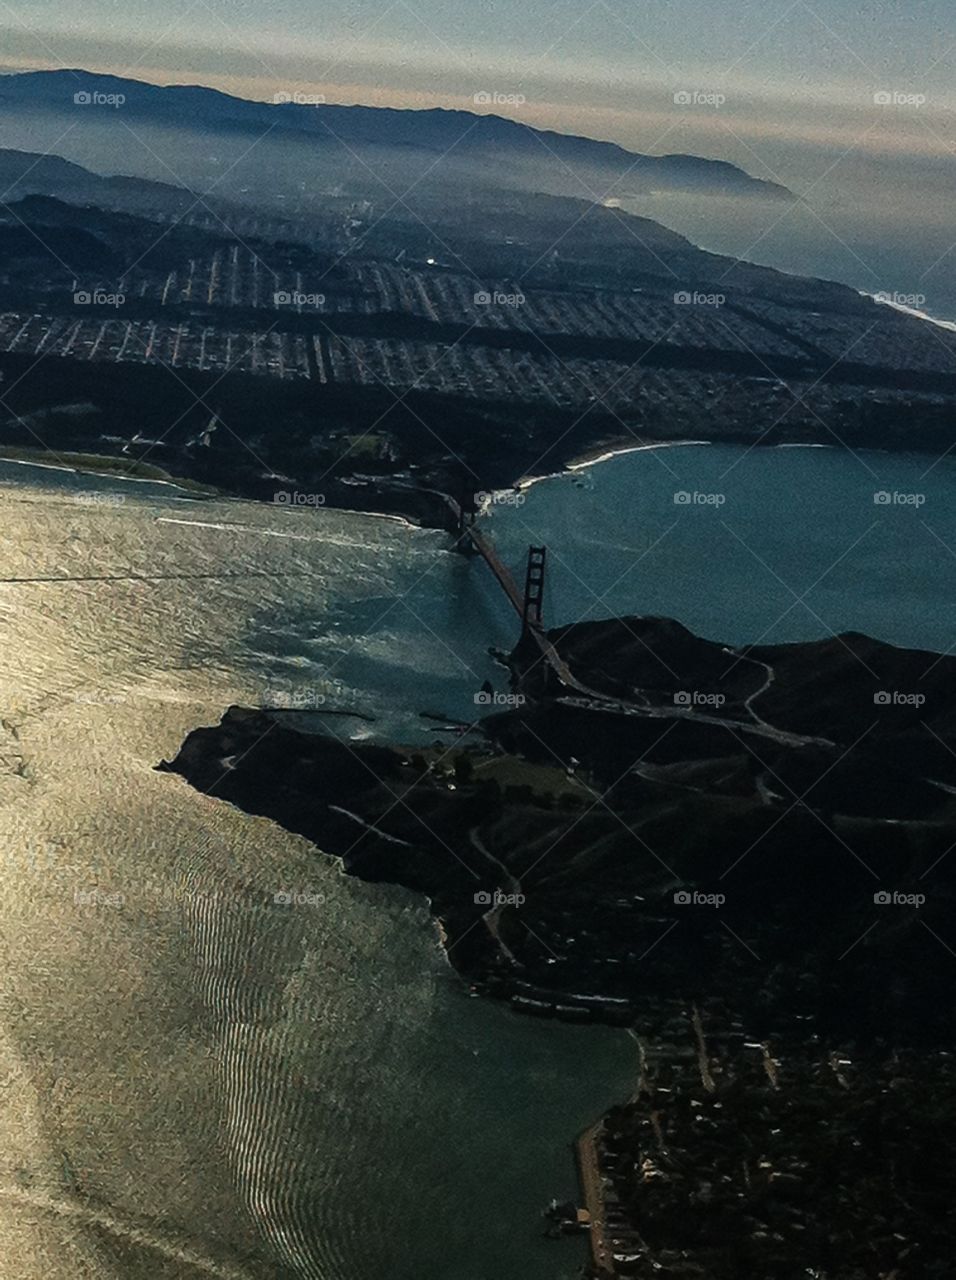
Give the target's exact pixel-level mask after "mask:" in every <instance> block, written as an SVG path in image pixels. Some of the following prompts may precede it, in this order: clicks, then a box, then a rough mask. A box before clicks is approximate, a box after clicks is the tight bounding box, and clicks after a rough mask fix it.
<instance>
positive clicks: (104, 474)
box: [0, 450, 214, 498]
mask: <svg viewBox="0 0 956 1280" xmlns="http://www.w3.org/2000/svg"><path fill="white" fill-rule="evenodd" d="M51 452H52V450H51ZM2 466H11V467H36V468H37V469H38V470H39V471H65V472H66V473H67V474H68V475H71V476H89V477H90V479H95V480H115V481H116V482H117V484H159V485H163V486H164V487H165V488H167V489H177V490H178V491H179V492H180V493H195V495H196V497H197V498H209V497H213V496H214V495H211V494H207V493H204V492H203V491H202V490H201V489H195V490H194V489H190V488H189V487H188V486H187V485H184V484H178V483H177V482H176V481H175V480H161V479H159V478H157V479H151V478H150V477H149V476H131V475H127V474H126V473H125V472H123V471H95V470H93V469H92V468H91V467H71V466H70V465H69V464H68V463H65V462H63V463H61V462H35V461H34V460H33V459H32V458H5V457H4V456H3V454H2V453H0V467H2Z"/></svg>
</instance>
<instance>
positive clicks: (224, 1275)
mask: <svg viewBox="0 0 956 1280" xmlns="http://www.w3.org/2000/svg"><path fill="white" fill-rule="evenodd" d="M0 1199H3V1200H12V1201H14V1203H16V1204H20V1205H28V1206H30V1207H31V1208H33V1209H38V1210H40V1211H41V1212H46V1213H52V1214H54V1215H55V1216H56V1217H58V1218H73V1219H74V1220H76V1221H78V1222H80V1223H82V1224H83V1225H85V1226H89V1227H99V1228H100V1229H101V1230H103V1231H108V1232H109V1233H110V1234H111V1235H113V1236H117V1237H119V1238H120V1239H121V1240H125V1241H128V1242H129V1243H131V1244H136V1245H140V1246H141V1247H142V1248H144V1249H149V1250H151V1251H152V1252H153V1253H159V1254H162V1256H163V1257H164V1258H171V1259H173V1260H174V1261H176V1262H182V1263H185V1264H186V1266H189V1267H193V1268H194V1269H195V1270H196V1271H201V1272H202V1273H203V1274H204V1275H207V1276H216V1277H218V1280H252V1277H253V1275H254V1273H253V1272H251V1271H248V1270H246V1269H245V1268H243V1269H241V1270H240V1269H239V1268H237V1267H232V1266H228V1265H225V1264H223V1263H219V1262H215V1261H214V1260H213V1259H212V1258H207V1257H204V1256H203V1255H202V1254H200V1253H196V1252H195V1250H193V1249H188V1248H185V1247H184V1246H182V1245H179V1244H176V1243H175V1242H174V1241H172V1240H164V1239H163V1238H162V1236H158V1235H155V1234H153V1233H152V1232H149V1231H146V1230H144V1229H143V1228H142V1227H134V1226H131V1225H129V1224H127V1223H125V1222H123V1221H121V1220H120V1219H119V1218H116V1217H113V1216H112V1215H111V1214H109V1213H104V1212H102V1211H98V1210H96V1209H93V1208H91V1207H87V1206H86V1205H82V1204H76V1203H74V1202H71V1201H68V1200H59V1199H56V1198H54V1197H53V1196H45V1195H40V1194H39V1193H37V1192H30V1191H19V1190H15V1189H13V1188H11V1187H0Z"/></svg>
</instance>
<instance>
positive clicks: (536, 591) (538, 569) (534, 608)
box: [522, 547, 548, 631]
mask: <svg viewBox="0 0 956 1280" xmlns="http://www.w3.org/2000/svg"><path fill="white" fill-rule="evenodd" d="M547 555H548V549H547V547H529V548H528V572H527V574H526V575H525V581H524V610H523V613H522V622H523V628H524V630H525V631H527V630H528V628H529V627H536V628H538V629H539V630H540V628H541V625H542V620H543V615H544V579H545V564H546V561H547Z"/></svg>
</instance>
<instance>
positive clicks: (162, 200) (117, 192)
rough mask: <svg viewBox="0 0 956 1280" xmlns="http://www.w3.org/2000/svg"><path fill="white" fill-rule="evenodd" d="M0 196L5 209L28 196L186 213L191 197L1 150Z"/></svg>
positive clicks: (58, 160)
mask: <svg viewBox="0 0 956 1280" xmlns="http://www.w3.org/2000/svg"><path fill="white" fill-rule="evenodd" d="M0 192H2V194H3V202H4V204H6V205H10V204H12V203H14V201H17V200H22V199H24V198H25V197H28V196H50V197H53V198H55V199H57V200H65V201H68V202H69V203H71V204H78V205H97V206H98V207H100V208H125V209H129V210H130V211H134V210H142V211H151V212H155V211H158V210H166V211H168V212H176V211H185V210H186V209H188V208H189V206H190V204H192V203H194V199H193V197H192V196H191V195H190V193H189V192H188V191H186V190H184V189H183V188H182V187H176V186H172V185H170V184H169V183H162V182H150V181H146V180H144V179H142V178H127V177H101V176H100V175H99V174H96V173H91V172H90V170H89V169H85V168H83V167H82V166H81V165H78V164H73V163H72V162H71V161H69V160H63V159H61V158H60V157H59V156H55V155H45V154H39V153H37V152H33V151H14V150H0Z"/></svg>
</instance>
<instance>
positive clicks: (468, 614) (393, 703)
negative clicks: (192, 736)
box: [0, 447, 956, 1280]
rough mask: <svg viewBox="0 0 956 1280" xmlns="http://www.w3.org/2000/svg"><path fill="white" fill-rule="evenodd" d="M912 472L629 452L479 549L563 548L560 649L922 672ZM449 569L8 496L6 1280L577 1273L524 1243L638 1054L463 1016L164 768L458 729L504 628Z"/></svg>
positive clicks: (2, 755) (393, 892)
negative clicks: (595, 647)
mask: <svg viewBox="0 0 956 1280" xmlns="http://www.w3.org/2000/svg"><path fill="white" fill-rule="evenodd" d="M931 462H932V460H927V459H918V458H890V457H886V456H881V455H874V454H866V455H859V457H855V456H850V455H845V454H839V453H836V452H833V451H828V450H774V451H754V452H751V453H746V452H745V451H743V450H738V449H734V450H731V449H723V448H716V447H711V448H687V449H667V450H663V449H662V450H658V451H654V452H645V453H635V454H631V455H629V456H627V457H621V458H618V459H615V460H613V461H610V462H606V463H603V464H602V465H600V466H598V467H595V468H592V469H591V470H590V471H588V472H581V473H578V474H577V475H576V476H575V477H567V476H566V477H561V478H558V479H554V480H549V481H546V482H543V483H541V484H539V485H536V486H534V487H533V488H532V489H531V490H530V491H528V493H527V494H526V501H525V502H524V503H523V505H521V506H519V507H515V506H508V505H506V504H500V505H499V506H496V508H495V514H494V515H493V516H492V517H491V519H490V520H489V521H487V522H486V528H487V531H488V532H489V533H490V534H492V535H493V536H494V538H495V540H496V542H497V543H498V544H499V546H500V547H501V549H502V551H503V553H504V555H505V557H506V559H508V560H509V562H510V563H512V564H513V565H514V566H515V568H516V570H518V571H519V572H520V565H521V561H522V558H523V555H524V554H525V552H526V549H527V546H528V544H529V543H531V542H533V543H539V542H542V543H546V544H547V545H548V547H549V550H550V579H549V582H550V585H549V601H548V608H549V621H560V620H568V619H570V618H573V617H581V616H590V617H601V616H608V615H610V614H615V613H662V614H668V615H671V616H675V617H677V618H679V619H681V620H682V621H683V622H685V623H686V624H687V625H689V626H690V627H692V628H693V629H694V630H696V631H698V632H700V633H701V634H704V635H707V636H710V637H713V638H717V639H721V640H724V641H729V642H734V643H743V642H747V641H756V640H758V639H763V640H765V641H770V640H798V639H807V638H812V637H817V636H822V635H826V634H828V632H830V631H831V630H832V631H839V630H843V629H848V628H853V629H859V630H866V631H869V632H871V633H872V634H874V635H877V636H880V637H882V638H884V639H887V640H891V641H895V642H897V643H906V644H919V645H924V646H926V647H938V648H941V649H946V648H948V647H949V646H950V645H951V644H953V643H954V642H956V593H954V590H953V586H954V575H956V513H954V508H953V504H952V500H951V497H952V485H953V470H952V464H951V463H950V462H949V461H944V462H940V463H939V464H938V465H936V466H934V467H932V469H931V470H930V469H929V467H930V463H931ZM883 492H889V493H890V494H891V496H892V495H896V496H895V497H893V500H891V502H889V503H884V502H879V503H878V502H876V501H875V500H874V495H875V494H876V493H883ZM675 494H690V495H691V496H692V500H691V501H690V502H683V501H681V502H675ZM91 495H96V496H95V500H93V498H92V497H91ZM694 495H696V497H695V496H694ZM708 495H710V496H711V497H712V496H713V495H720V496H721V497H722V499H723V501H722V502H720V503H717V502H715V501H712V500H707V499H708ZM906 495H919V496H920V497H921V498H922V501H921V502H919V503H916V502H915V501H907V500H905V498H906ZM447 547H448V539H447V538H446V537H444V536H443V535H441V534H438V533H433V532H428V531H422V530H415V529H412V528H409V527H408V526H406V525H403V524H401V523H399V522H395V521H388V520H380V519H373V518H370V517H362V516H351V515H342V514H338V513H335V512H332V511H320V512H308V513H305V512H289V511H285V510H281V509H272V508H269V507H264V506H259V505H256V504H252V503H240V502H227V501H218V500H217V501H196V500H187V499H185V498H184V497H183V496H182V495H181V494H178V493H177V491H175V490H173V489H170V488H163V487H160V486H154V485H128V484H127V485H121V484H119V483H117V482H112V481H107V480H102V481H100V480H92V479H90V478H89V477H75V476H71V475H68V474H64V473H59V472H50V471H38V470H36V469H33V468H26V467H16V466H12V465H10V466H5V467H2V468H0V565H2V570H0V579H2V580H3V581H2V582H0V695H2V707H3V712H2V714H3V730H2V741H0V835H2V841H3V843H2V849H3V861H2V875H0V920H2V928H0V945H2V952H0V966H2V968H0V971H2V974H3V977H2V979H0V990H2V993H3V996H2V1004H0V1011H2V1020H0V1083H2V1087H3V1109H2V1112H0V1139H2V1141H0V1257H2V1258H3V1262H4V1267H3V1274H4V1275H7V1274H9V1275H10V1276H16V1277H17V1278H18V1280H20V1278H21V1277H22V1278H23V1280H40V1278H41V1277H42V1278H43V1280H61V1277H62V1278H63V1280H66V1278H67V1277H69V1280H74V1278H75V1277H79V1276H84V1277H86V1276H91V1277H94V1278H95V1280H99V1278H100V1277H103V1278H105V1280H113V1278H114V1277H116V1278H117V1280H119V1278H121V1277H122V1278H124V1280H125V1278H126V1277H131V1278H132V1280H138V1278H139V1277H143V1278H144V1280H145V1278H146V1277H148V1278H149V1280H154V1278H159V1280H167V1277H168V1278H169V1280H172V1278H173V1277H176V1278H177V1280H179V1278H180V1277H186V1278H188V1277H190V1276H193V1275H195V1276H202V1275H214V1276H223V1277H236V1278H238V1277H255V1278H256V1280H258V1278H259V1277H267V1276H268V1277H283V1278H285V1280H293V1278H295V1277H307V1278H309V1280H311V1278H313V1277H314V1278H316V1280H379V1278H380V1277H382V1278H384V1277H388V1278H389V1280H406V1278H407V1280H412V1277H414V1278H415V1280H419V1278H420V1277H421V1276H435V1277H441V1278H442V1280H488V1278H489V1277H494V1278H495V1280H498V1278H499V1277H500V1278H502V1280H505V1278H510V1277H515V1278H516V1280H517V1277H519V1276H520V1277H522V1280H528V1278H530V1280H536V1278H540V1280H556V1278H557V1280H560V1278H561V1277H569V1278H570V1277H572V1276H575V1275H576V1274H577V1272H578V1270H579V1268H580V1265H581V1261H582V1256H583V1255H582V1251H581V1249H582V1247H581V1243H580V1242H574V1243H571V1242H568V1243H563V1244H552V1243H549V1242H546V1241H543V1240H542V1239H541V1236H540V1226H541V1223H540V1219H539V1217H538V1214H539V1211H540V1209H541V1208H542V1206H543V1205H544V1203H545V1202H546V1200H547V1199H548V1198H550V1196H551V1195H553V1194H557V1195H568V1196H571V1195H573V1194H574V1193H575V1179H574V1171H573V1165H572V1162H571V1159H570V1155H569V1151H568V1143H570V1141H571V1140H572V1139H573V1137H574V1136H575V1134H576V1132H577V1131H578V1130H579V1129H580V1128H581V1127H583V1125H584V1124H585V1123H586V1122H587V1121H589V1120H590V1119H592V1118H593V1117H594V1116H595V1115H596V1114H597V1113H598V1112H600V1111H601V1110H602V1109H603V1108H604V1107H605V1106H606V1105H607V1104H608V1103H609V1102H611V1101H612V1100H614V1099H617V1098H622V1097H624V1096H627V1094H628V1093H629V1092H630V1090H631V1088H632V1087H633V1073H634V1060H633V1050H634V1045H633V1042H632V1041H631V1040H629V1039H628V1038H627V1037H626V1036H625V1035H623V1034H622V1033H619V1032H611V1031H604V1030H599V1029H581V1028H572V1027H564V1026H559V1025H555V1024H547V1023H539V1022H534V1021H531V1020H527V1019H520V1018H517V1017H515V1016H514V1015H512V1014H510V1013H509V1012H508V1011H507V1010H506V1009H504V1008H501V1007H500V1006H496V1005H492V1004H488V1003H486V1002H484V1001H482V1000H472V999H469V998H468V995H467V991H466V990H465V989H464V987H463V986H462V984H461V983H460V982H459V981H458V979H457V978H456V977H455V975H454V974H453V972H452V971H451V970H450V969H449V967H448V965H447V962H446V960H445V959H444V957H443V955H442V953H441V951H440V949H439V946H438V940H437V935H436V931H435V929H434V926H433V925H432V923H431V922H430V920H429V918H428V914H427V911H426V908H425V905H424V904H423V903H422V902H421V901H420V899H418V898H416V897H415V896H414V895H411V894H409V893H406V892H404V891H402V890H399V889H397V888H390V887H387V886H368V885H363V884H360V883H358V882H355V881H352V880H350V879H348V878H346V877H343V876H342V875H341V874H340V873H339V871H338V870H337V867H336V865H335V864H334V863H333V862H332V861H331V860H330V859H326V858H324V857H323V856H322V855H321V854H319V853H317V852H316V851H315V850H314V849H313V848H312V847H311V846H309V845H308V844H307V843H306V842H305V841H302V840H300V839H298V838H295V837H292V836H290V835H287V834H285V833H283V832H282V831H280V830H278V829H277V828H276V827H274V826H273V825H272V824H270V823H268V822H266V821H264V820H259V819H253V818H249V817H247V816H245V815H243V814H241V813H240V812H238V811H236V810H234V809H232V808H230V807H229V806H227V805H225V804H223V803H221V802H220V801H217V800H213V799H209V798H208V797H206V796H203V795H201V794H198V793H197V792H195V791H194V790H193V789H191V788H190V787H189V786H187V785H186V784H185V783H184V782H182V781H181V780H180V779H178V778H176V777H174V776H170V775H164V774H158V773H156V772H155V771H154V767H153V766H154V765H155V764H156V762H157V761H158V760H160V759H161V758H163V757H166V758H168V757H170V756H172V755H173V754H174V753H175V752H176V750H177V748H178V747H179V745H180V743H181V741H182V739H183V738H184V737H185V735H186V734H187V733H188V732H189V730H190V729H191V728H193V727H195V726H197V725H200V724H212V723H215V722H216V721H217V720H218V719H219V717H220V715H221V714H222V711H223V710H224V709H225V707H227V706H228V705H229V704H230V703H233V702H240V703H244V704H253V705H255V704H259V703H264V702H276V701H278V702H280V703H281V702H282V701H283V700H284V699H287V700H292V701H294V702H295V705H303V706H315V707H316V708H317V711H316V713H315V714H316V716H317V717H318V719H319V722H320V723H324V724H325V725H327V726H334V727H335V728H336V729H337V731H338V732H340V733H341V734H343V735H344V736H346V737H352V738H360V737H367V736H370V735H373V734H374V735H379V736H382V737H384V738H390V739H397V740H404V741H412V740H422V739H430V738H432V737H434V736H435V732H436V729H435V727H434V725H431V724H430V723H429V722H426V721H423V720H422V719H421V718H420V715H419V713H420V712H421V711H422V710H435V711H447V712H449V713H450V714H452V715H453V716H455V717H457V718H467V717H469V716H473V715H474V714H475V703H474V695H475V692H476V691H477V690H478V689H479V688H480V687H481V684H482V682H483V680H485V679H486V678H491V679H492V680H493V681H494V682H495V683H497V684H498V685H499V687H500V686H501V685H502V684H503V683H504V679H503V673H502V671H501V669H500V667H498V666H496V664H495V663H494V661H493V660H492V658H491V657H489V655H488V653H487V649H488V646H489V645H492V646H499V647H507V646H508V645H509V644H510V643H511V642H512V641H513V639H514V620H513V618H511V617H510V616H509V612H508V607H507V606H506V604H505V603H504V602H503V600H502V598H501V596H500V592H498V590H497V588H496V587H495V585H494V583H493V582H492V580H491V578H490V575H489V574H488V572H487V570H486V569H485V568H484V567H483V566H482V565H481V564H480V563H477V562H474V561H472V562H469V561H466V560H465V559H464V558H462V557H457V556H453V555H450V554H449V553H448V550H447ZM55 578H67V579H70V581H68V582H52V581H48V579H55ZM13 579H17V580H19V581H11V580H13ZM341 710H346V711H353V712H358V713H360V716H356V717H355V718H343V717H338V716H337V717H332V716H331V715H330V713H331V712H332V711H341ZM279 890H296V891H300V892H303V893H306V892H308V893H311V894H312V895H314V897H315V898H316V901H315V903H314V904H313V905H310V906H302V907H297V908H292V909H289V908H283V907H279V906H276V905H275V904H274V903H273V901H272V898H273V895H274V894H275V893H276V892H277V891H279Z"/></svg>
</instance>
